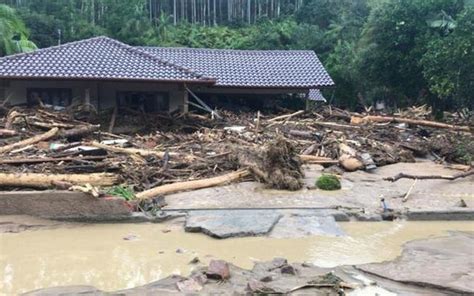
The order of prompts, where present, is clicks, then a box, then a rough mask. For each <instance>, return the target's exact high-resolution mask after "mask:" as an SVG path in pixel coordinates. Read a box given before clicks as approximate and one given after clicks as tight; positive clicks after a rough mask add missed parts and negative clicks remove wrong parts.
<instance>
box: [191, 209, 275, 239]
mask: <svg viewBox="0 0 474 296" xmlns="http://www.w3.org/2000/svg"><path fill="white" fill-rule="evenodd" d="M280 217H281V214H279V213H277V212H276V211H262V210H260V211H259V210H241V211H192V212H189V213H188V217H187V218H186V223H185V225H184V229H185V231H187V232H203V233H205V234H207V235H210V236H212V237H216V238H228V237H242V236H258V235H265V234H267V233H268V232H270V230H271V229H272V228H273V226H274V225H275V224H276V223H277V222H278V220H279V219H280Z"/></svg>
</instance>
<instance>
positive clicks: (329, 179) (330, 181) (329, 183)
mask: <svg viewBox="0 0 474 296" xmlns="http://www.w3.org/2000/svg"><path fill="white" fill-rule="evenodd" d="M316 186H317V187H318V188H319V189H321V190H338V189H341V182H340V181H339V179H338V178H337V177H336V176H335V175H322V176H321V177H319V178H318V180H316Z"/></svg>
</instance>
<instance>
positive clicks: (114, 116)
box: [108, 104, 118, 133]
mask: <svg viewBox="0 0 474 296" xmlns="http://www.w3.org/2000/svg"><path fill="white" fill-rule="evenodd" d="M117 113H118V105H117V104H115V107H114V111H112V117H111V118H110V123H109V129H108V132H109V133H112V131H113V130H114V126H115V118H117Z"/></svg>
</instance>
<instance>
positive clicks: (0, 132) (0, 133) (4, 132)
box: [0, 128, 17, 137]
mask: <svg viewBox="0 0 474 296" xmlns="http://www.w3.org/2000/svg"><path fill="white" fill-rule="evenodd" d="M16 135H17V132H16V131H15V130H10V129H3V128H0V137H13V136H16Z"/></svg>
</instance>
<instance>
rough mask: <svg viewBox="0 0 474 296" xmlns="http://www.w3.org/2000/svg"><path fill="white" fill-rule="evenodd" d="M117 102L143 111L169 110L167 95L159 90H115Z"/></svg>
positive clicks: (122, 105)
mask: <svg viewBox="0 0 474 296" xmlns="http://www.w3.org/2000/svg"><path fill="white" fill-rule="evenodd" d="M117 103H118V105H119V106H121V107H127V108H131V109H134V110H142V111H144V112H157V111H168V110H169V97H168V95H167V94H165V93H159V92H143V91H120V92H117Z"/></svg>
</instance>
